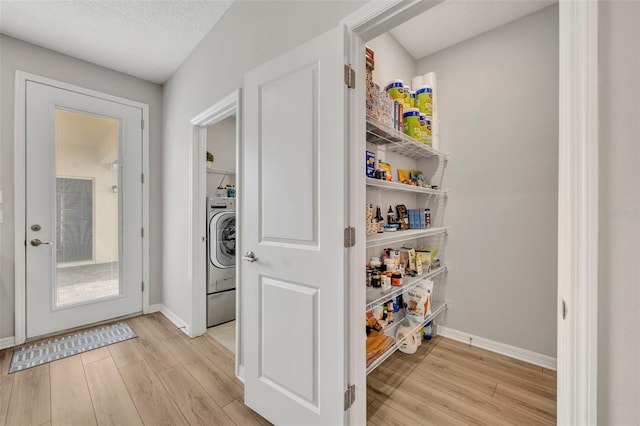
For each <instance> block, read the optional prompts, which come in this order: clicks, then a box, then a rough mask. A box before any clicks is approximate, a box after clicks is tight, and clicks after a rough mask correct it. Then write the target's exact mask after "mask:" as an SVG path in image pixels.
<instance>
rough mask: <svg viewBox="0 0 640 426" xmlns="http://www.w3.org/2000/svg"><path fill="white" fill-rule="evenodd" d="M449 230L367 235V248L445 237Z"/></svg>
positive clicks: (422, 230) (432, 229)
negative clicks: (438, 236)
mask: <svg viewBox="0 0 640 426" xmlns="http://www.w3.org/2000/svg"><path fill="white" fill-rule="evenodd" d="M448 232H449V228H446V227H445V228H430V229H409V230H406V231H395V232H384V233H382V234H371V235H367V248H371V247H381V246H384V245H387V244H393V243H400V242H403V241H410V240H415V239H416V238H423V237H433V236H436V235H446V234H447V233H448Z"/></svg>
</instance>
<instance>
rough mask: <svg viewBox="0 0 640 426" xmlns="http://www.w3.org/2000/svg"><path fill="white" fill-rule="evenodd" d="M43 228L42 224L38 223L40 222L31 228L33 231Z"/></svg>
mask: <svg viewBox="0 0 640 426" xmlns="http://www.w3.org/2000/svg"><path fill="white" fill-rule="evenodd" d="M41 229H42V227H41V226H40V225H38V224H35V225H31V230H32V231H36V232H37V231H39V230H41Z"/></svg>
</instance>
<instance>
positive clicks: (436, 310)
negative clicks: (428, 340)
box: [367, 300, 447, 375]
mask: <svg viewBox="0 0 640 426" xmlns="http://www.w3.org/2000/svg"><path fill="white" fill-rule="evenodd" d="M446 309H447V301H446V300H445V301H441V302H433V309H432V310H431V314H430V315H429V316H427V317H426V318H425V319H424V321H422V322H419V323H414V324H415V326H414V327H412V329H411V332H410V333H407V337H408V336H411V335H412V334H414V333H416V332H417V331H418V330H420V329H421V328H422V327H424V326H425V324H426V323H428V322H429V321H433V319H434V318H436V317H437V316H438V315H440V314H441V313H442V312H444V311H445V310H446ZM401 312H402V311H401ZM401 312H398V313H396V314H395V315H396V316H395V318H396V319H395V320H394V321H393V324H392V325H390V326H388V327H387V328H386V329H385V331H384V334H386V335H387V336H389V337H391V338H392V339H394V340H395V335H396V329H397V328H398V326H399V325H400V323H401V322H402V321H403V320H404V315H403V314H402V313H401ZM403 341H404V339H400V340H396V341H395V343H394V344H393V346H391V347H390V348H389V349H387V350H386V351H385V352H384V353H383V354H381V355H380V356H379V357H378V358H376V359H375V360H373V361H372V362H371V364H369V365H368V366H367V375H368V374H369V373H371V372H372V371H373V370H375V369H376V368H377V367H378V366H379V365H380V364H382V363H383V362H384V361H385V360H386V359H387V358H389V357H390V356H391V355H392V354H393V353H394V352H395V351H397V350H398V348H399V347H400V345H402V342H403Z"/></svg>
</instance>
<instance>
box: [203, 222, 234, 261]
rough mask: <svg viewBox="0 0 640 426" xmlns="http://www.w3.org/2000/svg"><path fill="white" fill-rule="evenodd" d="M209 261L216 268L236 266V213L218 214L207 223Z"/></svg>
mask: <svg viewBox="0 0 640 426" xmlns="http://www.w3.org/2000/svg"><path fill="white" fill-rule="evenodd" d="M209 261H210V262H211V263H212V264H213V265H214V266H215V267H216V268H233V267H235V266H236V213H235V212H220V213H216V214H215V215H213V216H212V217H211V220H210V221H209Z"/></svg>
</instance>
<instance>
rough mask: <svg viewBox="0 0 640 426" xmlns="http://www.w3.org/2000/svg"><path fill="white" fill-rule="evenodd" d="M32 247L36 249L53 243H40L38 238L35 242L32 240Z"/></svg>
mask: <svg viewBox="0 0 640 426" xmlns="http://www.w3.org/2000/svg"><path fill="white" fill-rule="evenodd" d="M31 245H32V246H34V247H38V246H41V245H46V246H50V245H51V243H50V242H49V243H45V242H42V241H40V240H39V239H37V238H36V239H35V240H31Z"/></svg>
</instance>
